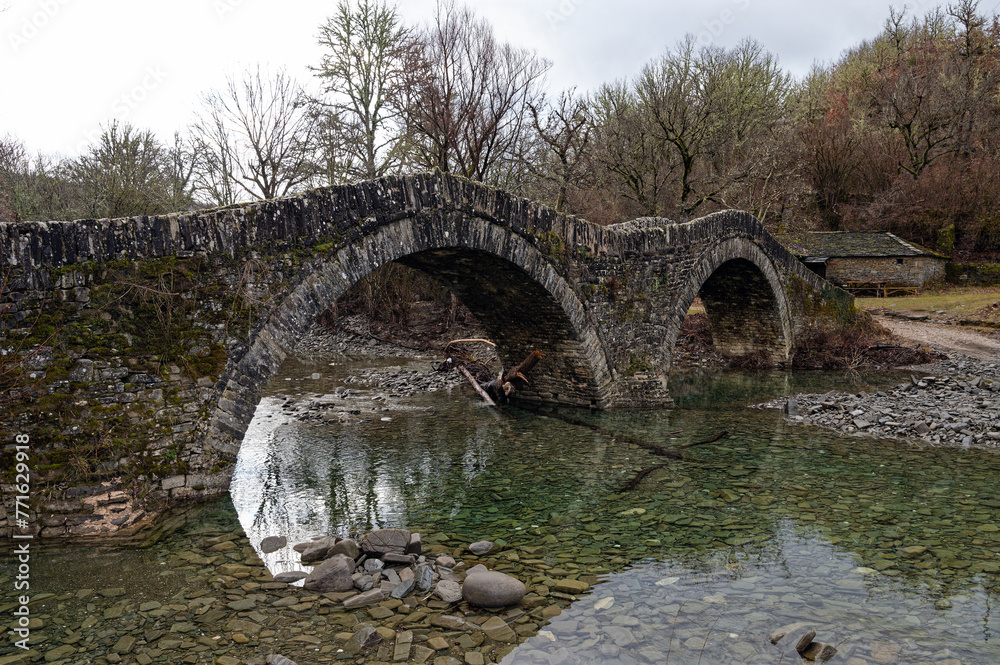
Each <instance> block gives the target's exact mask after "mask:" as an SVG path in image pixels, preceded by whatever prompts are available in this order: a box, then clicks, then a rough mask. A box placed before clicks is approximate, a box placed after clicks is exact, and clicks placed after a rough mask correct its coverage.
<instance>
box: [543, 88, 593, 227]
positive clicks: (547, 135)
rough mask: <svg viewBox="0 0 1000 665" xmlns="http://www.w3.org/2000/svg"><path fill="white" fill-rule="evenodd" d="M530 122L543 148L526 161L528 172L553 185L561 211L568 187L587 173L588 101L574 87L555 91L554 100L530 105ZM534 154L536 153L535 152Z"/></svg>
mask: <svg viewBox="0 0 1000 665" xmlns="http://www.w3.org/2000/svg"><path fill="white" fill-rule="evenodd" d="M528 108H529V110H530V111H531V122H532V126H533V127H534V129H535V132H536V133H537V135H538V137H539V139H540V140H541V143H542V146H543V150H542V151H541V154H540V155H538V156H539V159H538V163H537V164H536V163H535V160H534V159H529V160H528V161H527V164H528V168H529V170H530V172H531V173H532V174H533V175H534V176H535V177H536V178H539V179H541V180H542V181H546V182H548V183H550V184H552V185H553V186H555V188H556V196H555V208H556V210H558V211H560V212H562V211H563V210H564V209H565V208H566V198H567V194H568V191H569V188H570V187H578V186H580V185H581V184H582V183H583V181H584V179H585V178H586V175H587V169H588V165H587V163H586V157H587V156H588V154H589V148H590V138H591V133H592V130H593V127H594V123H593V120H592V119H591V117H590V104H589V102H588V100H587V99H585V98H583V97H579V96H577V94H576V89H575V88H574V89H572V90H566V91H563V92H562V93H560V94H559V96H558V97H557V98H556V100H555V102H549V101H548V100H545V101H544V106H543V105H541V104H530V105H529V107H528ZM536 154H537V153H536Z"/></svg>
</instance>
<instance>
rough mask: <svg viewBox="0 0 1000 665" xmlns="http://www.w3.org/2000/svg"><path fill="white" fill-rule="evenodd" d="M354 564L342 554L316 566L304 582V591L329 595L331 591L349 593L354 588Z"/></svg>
mask: <svg viewBox="0 0 1000 665" xmlns="http://www.w3.org/2000/svg"><path fill="white" fill-rule="evenodd" d="M353 574H354V562H353V561H352V560H350V559H348V558H347V557H346V556H343V555H342V554H338V555H337V556H334V557H332V558H330V559H327V560H326V561H324V562H323V563H321V564H319V565H318V566H316V567H315V568H314V569H313V571H312V572H311V573H309V576H308V577H306V581H305V582H304V583H303V584H302V587H303V588H304V589H308V590H309V591H319V592H320V593H329V592H332V591H350V590H351V589H353V588H354V580H353V579H352V577H351V576H352V575H353Z"/></svg>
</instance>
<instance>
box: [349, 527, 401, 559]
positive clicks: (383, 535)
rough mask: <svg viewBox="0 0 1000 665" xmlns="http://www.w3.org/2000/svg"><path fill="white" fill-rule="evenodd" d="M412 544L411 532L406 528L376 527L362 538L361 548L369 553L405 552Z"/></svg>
mask: <svg viewBox="0 0 1000 665" xmlns="http://www.w3.org/2000/svg"><path fill="white" fill-rule="evenodd" d="M409 544H410V532H409V531H407V530H406V529H375V530H374V531H370V532H369V533H367V534H365V536H364V538H362V539H361V543H360V545H361V549H362V550H364V551H365V552H366V553H368V554H386V553H390V552H392V553H395V554H403V553H405V552H406V547H407V545H409Z"/></svg>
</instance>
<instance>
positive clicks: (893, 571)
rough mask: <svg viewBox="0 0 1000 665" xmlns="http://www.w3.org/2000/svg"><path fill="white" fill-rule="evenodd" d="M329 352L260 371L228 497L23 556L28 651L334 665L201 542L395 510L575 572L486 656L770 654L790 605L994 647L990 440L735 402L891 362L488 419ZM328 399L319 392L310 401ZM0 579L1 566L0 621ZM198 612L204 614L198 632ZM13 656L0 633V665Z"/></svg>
mask: <svg viewBox="0 0 1000 665" xmlns="http://www.w3.org/2000/svg"><path fill="white" fill-rule="evenodd" d="M328 360H329V359H326V360H323V361H317V362H302V361H295V360H290V361H288V362H287V363H286V364H285V365H284V366H283V368H282V369H281V372H280V373H279V375H278V376H276V377H275V380H274V381H273V382H272V384H271V386H270V387H269V389H268V392H267V394H266V395H265V397H264V398H263V400H262V401H261V404H260V406H259V407H258V410H257V413H256V415H255V418H254V421H253V423H252V424H251V427H250V429H249V431H248V433H247V437H246V440H245V441H244V444H243V447H242V449H241V452H240V459H239V463H238V465H237V470H236V473H235V475H234V479H233V487H232V492H231V495H232V503H229V500H228V499H225V500H223V501H221V502H219V503H218V504H216V505H214V506H209V507H208V508H207V509H206V510H204V511H202V513H201V514H202V516H201V517H199V521H197V522H195V523H192V524H189V525H188V526H187V527H185V528H184V529H183V530H182V531H180V532H178V533H177V534H176V535H175V536H174V537H172V538H169V539H167V540H165V541H161V542H159V543H157V544H155V545H153V546H152V547H149V548H145V549H137V548H125V547H115V546H107V547H101V548H87V549H79V548H56V549H50V550H47V551H45V552H37V553H36V554H35V555H34V558H33V560H32V575H33V577H32V593H34V594H41V595H36V598H41V600H39V601H37V604H36V605H35V606H34V614H33V616H36V617H38V618H37V619H36V621H37V622H38V625H37V626H36V630H35V632H34V633H33V636H32V640H33V641H32V645H33V646H35V647H36V649H38V651H39V652H40V653H44V654H45V656H46V657H45V660H46V661H47V662H55V663H67V664H69V663H90V662H100V663H104V662H108V663H117V662H141V663H146V662H182V660H183V662H192V663H195V662H213V658H218V657H220V654H222V653H228V654H231V655H235V656H239V657H240V658H245V657H246V656H247V655H249V654H254V655H256V656H257V657H258V658H259V659H260V658H262V657H263V655H265V654H266V653H272V652H279V653H280V652H282V650H283V649H284V650H285V653H288V650H289V649H291V648H292V645H293V640H300V642H299V643H298V644H299V646H303V644H302V642H301V640H304V639H306V638H309V639H313V640H314V641H315V642H316V644H317V646H316V649H315V650H314V651H313V652H314V653H315V654H316V657H315V660H312V661H310V660H304V659H302V658H299V659H298V661H297V662H298V663H299V665H308V664H309V663H310V662H338V659H339V658H340V657H342V655H343V654H339V655H338V653H339V652H337V648H338V644H340V643H338V642H337V641H336V640H335V639H334V638H333V636H332V633H333V632H336V630H340V628H333V627H327V626H328V625H329V626H333V624H326V623H323V620H325V619H327V618H332V617H334V616H340V617H342V618H343V617H347V615H334V614H329V615H325V616H310V615H309V614H308V612H307V611H306V610H302V611H303V612H305V614H303V615H301V616H298V617H297V620H298V621H299V623H294V624H293V623H291V621H292V620H291V619H288V618H281V616H282V615H275V614H269V613H272V612H273V610H272V609H265V608H268V607H270V604H271V603H273V602H274V599H273V597H271V596H266V595H264V594H262V590H264V589H266V585H265V586H263V587H262V586H261V585H260V584H259V583H255V584H248V585H244V586H243V588H242V589H241V588H239V587H233V585H232V583H230V582H225V581H223V580H221V578H219V577H218V575H217V572H216V571H217V566H218V564H219V563H220V560H219V558H220V557H223V558H222V559H221V561H239V560H244V559H245V558H246V557H247V556H249V557H251V558H252V555H253V552H251V551H250V548H249V545H246V544H244V545H243V551H242V553H241V552H240V550H239V548H238V547H237V548H235V549H230V550H229V551H227V550H226V549H225V548H224V547H223V546H224V545H226V542H224V541H226V540H227V539H229V540H232V539H233V536H224V535H223V536H219V535H218V534H225V533H227V532H229V531H233V530H235V529H238V527H239V526H240V525H241V526H242V528H243V530H244V531H245V532H246V535H247V536H248V538H249V543H253V544H256V543H259V542H260V540H261V539H262V538H264V537H265V536H272V535H284V536H287V538H288V540H289V547H286V548H284V549H281V550H279V551H278V552H275V553H272V554H261V553H259V552H258V554H260V556H261V558H262V559H263V560H264V562H265V563H266V564H267V566H268V568H269V569H270V571H271V573H278V572H281V571H285V570H293V569H297V568H299V567H300V566H299V564H298V563H297V561H296V558H295V554H294V552H292V550H291V547H290V545H291V544H292V543H295V542H300V541H303V540H307V539H310V538H313V537H316V536H319V535H325V534H331V533H335V534H340V535H348V534H360V533H363V532H364V531H366V530H368V529H371V528H375V527H404V528H407V529H409V530H411V531H415V532H420V533H421V534H423V538H424V543H425V549H429V548H438V549H442V550H445V551H450V552H452V553H456V554H459V555H461V553H462V552H464V548H465V547H466V546H467V545H468V544H469V543H471V542H473V541H477V540H483V539H488V540H491V541H493V542H494V543H496V545H497V550H495V551H494V552H493V553H491V554H490V557H491V566H493V567H496V568H497V569H500V570H503V571H504V572H507V573H508V574H511V575H514V576H516V577H518V578H519V579H522V580H523V581H524V582H525V583H526V584H528V585H529V587H531V588H532V589H533V590H537V589H540V588H543V587H544V584H545V583H546V582H547V581H549V580H552V579H562V578H575V579H578V580H581V581H583V582H586V583H588V584H590V585H591V588H590V592H589V593H586V594H582V595H578V596H568V595H563V594H557V593H553V594H550V595H548V596H547V597H546V598H545V599H544V601H545V602H546V603H551V604H552V606H553V607H558V609H556V610H555V611H554V612H552V613H550V614H547V615H546V617H547V621H539V622H538V623H537V625H536V624H535V623H534V622H529V623H523V622H525V621H526V620H527V618H528V617H527V615H525V616H523V617H521V618H520V619H518V622H521V623H519V627H521V628H526V629H525V630H520V631H519V633H518V634H519V638H518V640H519V643H518V645H517V646H516V647H515V648H513V650H510V651H509V652H508V650H506V649H505V650H504V651H502V652H501V651H497V652H496V653H494V654H492V655H491V658H492V657H494V656H496V655H497V654H501V655H502V662H503V663H504V664H505V665H521V664H524V665H528V664H534V663H537V664H542V663H545V664H549V665H558V664H561V663H581V664H584V663H602V664H604V663H606V664H608V665H632V664H633V663H657V664H659V665H664V664H667V665H676V664H691V665H695V664H700V663H705V664H706V665H707V664H709V663H719V664H729V663H749V664H753V663H759V664H761V665H763V664H765V663H771V664H773V663H793V662H799V661H798V660H797V659H798V657H797V656H794V655H790V654H787V653H786V654H782V652H781V650H780V647H782V646H783V645H782V644H781V643H779V646H778V647H775V646H772V645H771V644H770V642H769V641H768V636H769V635H770V634H771V633H772V632H773V631H775V630H777V629H778V628H780V627H782V626H784V625H787V624H792V623H795V622H806V623H807V624H808V625H809V626H810V627H812V628H813V629H814V630H815V631H816V633H817V634H816V639H817V640H821V641H823V642H827V643H830V644H832V645H834V646H836V647H837V649H838V654H837V655H836V656H835V657H834V660H832V661H830V662H833V663H844V664H845V665H864V664H868V665H874V664H876V663H879V664H887V665H888V664H892V663H899V664H903V663H905V664H907V665H910V664H916V665H922V664H924V663H934V664H938V665H980V664H981V665H986V664H995V663H1000V643H998V639H997V632H998V629H1000V624H998V621H997V619H996V617H995V616H994V612H993V606H994V605H995V603H996V602H997V598H998V587H1000V527H998V524H997V522H998V521H997V514H998V508H1000V493H998V491H997V481H998V479H1000V455H996V454H991V453H988V452H983V451H977V450H951V449H935V448H922V447H916V446H913V445H909V444H905V443H900V442H894V441H877V440H870V439H865V438H859V437H842V436H838V435H836V434H833V433H829V432H826V431H821V430H817V429H812V428H805V427H793V426H789V425H787V424H785V422H784V420H783V418H782V417H781V414H780V413H778V412H776V411H773V410H759V409H748V408H746V407H747V405H748V404H753V403H757V402H762V401H765V400H767V399H770V398H773V397H776V396H779V395H783V394H791V393H794V392H800V391H810V392H815V391H817V390H828V389H832V388H834V387H839V388H842V389H846V390H852V391H858V390H867V391H872V390H874V389H876V387H877V385H876V384H878V382H879V381H880V380H881V381H884V382H887V383H892V382H893V378H894V377H883V378H882V379H872V378H869V379H868V381H867V382H866V381H865V380H864V379H863V378H861V377H858V376H848V377H844V376H835V375H830V374H825V375H817V374H805V375H789V374H764V375H741V374H703V375H685V376H682V377H677V378H675V379H674V382H673V385H672V388H671V389H672V394H673V395H674V397H675V400H676V401H677V403H678V407H677V408H675V409H672V410H666V411H640V412H626V411H619V412H609V413H585V412H572V413H567V414H566V415H570V416H572V418H574V419H577V420H582V421H585V422H587V423H590V424H593V425H596V426H599V427H600V428H601V430H602V431H596V430H593V429H590V428H587V427H581V426H580V425H579V424H576V425H574V424H569V423H567V422H565V421H564V420H562V419H559V418H555V417H547V416H542V415H537V414H533V413H529V412H525V411H519V410H516V409H511V410H510V413H511V415H512V416H513V417H508V416H504V415H501V414H499V413H497V412H495V411H493V410H491V409H488V408H485V407H483V406H482V405H481V404H480V403H478V401H477V400H476V399H474V398H471V397H470V393H469V392H467V391H466V390H464V389H455V390H453V391H451V392H448V391H438V392H432V393H424V394H418V395H414V396H410V397H394V396H393V392H394V389H392V388H386V387H385V386H382V387H377V386H365V385H364V384H362V383H358V382H356V381H350V380H348V379H347V377H348V376H356V375H358V374H359V373H360V372H361V370H362V369H363V368H365V367H370V366H372V365H379V364H382V365H385V364H389V363H395V364H399V363H400V362H401V361H399V360H393V361H384V360H372V359H344V358H338V359H337V360H336V362H335V364H334V365H332V366H331V365H330V364H329V363H328V362H327V361H328ZM408 368H409V369H419V370H421V371H423V370H427V369H429V361H426V360H421V361H411V362H410V364H409V365H408ZM345 388H347V389H348V390H349V392H347V393H346V394H345V393H344V392H343V390H344V389H345ZM334 392H339V393H340V397H339V398H338V401H336V403H335V404H334V403H333V402H325V401H324V400H325V398H324V397H322V396H323V395H329V394H331V393H334ZM397 392H398V391H397ZM373 398H374V399H373ZM292 407H296V408H292ZM303 414H305V415H307V416H308V419H306V420H303V417H302V416H303ZM331 414H332V415H331ZM324 418H326V419H327V420H332V422H324ZM339 420H344V421H345V422H338V421H339ZM723 431H725V432H727V435H726V436H725V437H723V438H721V439H719V440H717V441H714V442H712V443H700V445H694V446H692V447H689V448H685V450H684V452H685V459H683V460H672V459H664V458H662V457H656V456H655V455H653V454H652V453H650V452H649V451H648V450H645V449H642V448H640V447H638V446H636V445H634V444H632V443H629V442H627V441H624V440H622V439H623V438H624V435H627V436H628V437H632V438H635V439H641V440H644V441H649V442H652V443H655V444H657V445H661V446H664V447H670V448H675V449H680V448H683V447H685V446H688V445H689V444H693V443H699V442H703V441H706V440H708V439H712V438H714V437H715V436H716V435H718V434H719V433H721V432H723ZM609 432H610V433H612V434H609ZM613 433H620V434H621V435H623V436H619V437H617V438H616V437H615V436H614V435H613ZM656 465H663V466H662V467H661V468H658V469H655V470H653V471H651V472H650V473H648V475H646V476H645V477H644V479H643V480H642V481H641V482H639V483H637V484H636V486H635V487H634V488H633V489H630V490H624V489H623V488H624V487H625V485H626V484H628V483H629V481H631V480H632V479H633V478H635V477H636V475H637V473H638V472H639V471H640V470H642V469H646V468H648V467H653V466H656ZM234 508H235V510H234ZM237 542H244V543H245V541H237ZM219 543H221V544H219ZM213 557H214V558H213ZM225 557H229V558H228V559H226V558H225ZM456 558H461V556H458V557H456ZM12 571H13V567H12V564H10V563H9V562H8V561H7V560H5V561H4V567H3V569H2V570H0V583H2V589H3V596H4V597H3V598H2V599H0V600H2V601H4V602H5V603H6V604H5V605H4V614H5V615H6V616H5V617H4V621H5V622H7V619H8V618H9V610H11V608H12V607H13V604H11V602H9V601H11V600H12V598H13V596H12V595H11V593H10V589H11V587H12V584H11V580H12ZM269 593H272V594H274V593H278V594H281V593H283V592H281V591H271V592H269ZM49 594H51V596H50V595H49ZM254 594H260V595H257V596H255V595H254ZM255 598H256V600H254V599H255ZM251 601H252V602H251ZM245 602H249V604H250V605H253V604H254V602H256V608H255V609H251V610H250V611H249V613H248V612H247V611H246V607H245V606H244V605H243V604H242V603H245ZM310 602H312V601H310ZM213 603H214V604H213ZM227 603H228V606H227ZM227 607H228V608H229V609H227ZM286 607H287V606H286ZM296 607H299V606H296ZM301 607H305V605H302V606H301ZM219 608H221V609H222V611H220V612H219V613H218V615H217V616H219V617H223V616H224V615H225V618H220V619H219V620H218V621H217V623H218V624H219V625H205V626H201V627H199V625H200V624H198V621H199V618H204V617H206V616H211V614H206V612H214V611H216V610H218V609H219ZM233 608H236V609H233ZM237 609H238V610H240V614H239V617H246V616H249V619H246V620H245V621H244V623H245V624H246V625H252V622H257V623H259V624H261V625H264V626H265V627H270V628H273V631H271V630H264V631H263V632H261V633H260V634H259V635H257V636H255V635H251V641H250V642H249V643H248V644H243V643H242V642H241V641H240V640H237V639H236V637H235V632H236V631H235V630H234V628H233V626H234V625H239V626H243V625H244V624H232V623H231V622H230V623H226V621H227V620H229V619H230V615H228V614H226V613H227V612H228V613H230V614H231V615H232V616H233V617H236V611H237ZM538 609H540V608H536V609H535V610H533V613H532V618H534V617H536V616H537V615H536V614H535V613H536V612H537V611H538ZM326 611H327V610H323V612H326ZM450 611H454V610H450ZM321 614H322V612H321ZM389 614H392V613H391V612H389ZM347 618H350V617H347ZM241 620H243V619H241ZM356 620H362V617H359V618H358V619H354V618H351V622H353V621H356ZM363 620H366V621H371V618H370V617H367V615H366V616H365V617H364V618H363ZM123 622H124V623H123ZM248 622H249V623H248ZM376 623H377V622H376ZM511 623H512V625H514V622H513V621H512V622H511ZM343 625H350V622H349V623H346V624H343ZM178 626H180V628H178ZM283 626H284V628H283ZM195 628H197V629H198V630H199V631H203V633H202V637H201V638H198V639H195V637H194V636H195V635H197V634H199V633H198V632H197V631H195ZM258 628H259V626H258ZM191 631H195V632H191ZM282 631H285V632H282ZM415 632H417V633H419V631H415ZM426 632H427V631H424V633H426ZM328 633H329V634H328ZM286 635H287V639H288V642H283V640H284V639H285V637H284V636H286ZM130 636H131V637H130ZM261 636H268V637H263V638H261ZM426 637H427V635H426V634H425V635H424V636H423V638H421V639H425V638H426ZM175 638H176V639H175ZM257 639H260V642H257V641H256V640H257ZM123 640H125V642H124V644H123ZM128 640H131V642H130V641H128ZM311 644H312V643H311V642H307V643H306V644H305V646H309V647H310V649H312V646H311ZM320 645H323V646H320ZM265 646H266V647H267V650H266V651H264V650H263V649H264V648H265ZM54 649H62V650H63V651H62V652H59V653H55V652H54ZM470 649H471V647H470ZM16 653H17V652H16V650H14V649H13V648H12V647H11V646H10V645H9V644H7V643H4V644H3V645H2V646H0V662H6V661H3V659H4V658H6V657H9V656H10V655H11V654H15V655H16ZM387 653H388V654H389V656H388V657H387V658H385V660H392V658H391V649H390V651H388V652H387ZM50 654H51V657H50ZM93 654H102V655H101V656H100V658H97V659H96V660H95V659H94V658H96V656H93V657H92V655H93ZM119 654H121V655H119ZM457 655H458V657H459V658H461V654H457ZM139 656H142V658H140V659H138V660H135V659H136V658H138V657H139ZM60 657H61V658H62V659H60ZM40 658H41V656H40V655H39V656H36V659H40ZM372 659H374V656H370V657H368V658H367V659H366V658H365V657H364V656H360V657H358V658H356V659H355V660H352V661H350V662H374V661H373V660H372ZM376 660H377V659H376ZM433 661H434V659H433V658H431V659H429V660H428V661H427V662H433ZM240 662H242V661H240ZM442 662H445V661H442ZM447 662H451V661H447ZM487 662H489V661H487Z"/></svg>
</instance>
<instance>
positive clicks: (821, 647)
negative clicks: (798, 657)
mask: <svg viewBox="0 0 1000 665" xmlns="http://www.w3.org/2000/svg"><path fill="white" fill-rule="evenodd" d="M799 653H800V654H802V657H803V658H805V659H806V660H819V661H826V660H830V659H831V658H833V657H834V656H836V655H837V648H836V647H835V646H833V645H832V644H827V643H826V642H812V643H810V644H809V646H808V647H806V648H805V649H803V650H802V651H800V652H799Z"/></svg>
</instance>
